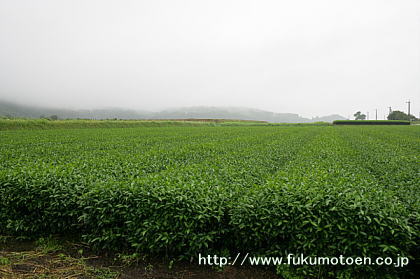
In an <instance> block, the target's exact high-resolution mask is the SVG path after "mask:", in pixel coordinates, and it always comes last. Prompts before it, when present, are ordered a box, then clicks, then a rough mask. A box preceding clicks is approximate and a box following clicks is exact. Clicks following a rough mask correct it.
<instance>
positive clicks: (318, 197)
mask: <svg viewBox="0 0 420 279" xmlns="http://www.w3.org/2000/svg"><path fill="white" fill-rule="evenodd" d="M419 132H420V130H419V129H418V128H417V127H413V126H407V127H332V126H331V127H309V126H308V127H268V126H267V127H247V126H242V127H159V128H153V127H152V128H149V127H142V128H126V129H111V128H109V129H63V130H44V131H36V130H32V131H24V130H22V131H4V132H0V160H1V161H0V233H1V234H9V235H25V236H44V235H49V234H61V235H68V234H70V235H72V236H76V237H79V238H80V239H82V240H84V241H86V242H88V243H89V244H90V245H91V246H92V247H96V248H98V249H107V250H115V251H137V252H142V253H146V254H150V255H166V256H168V257H175V258H177V259H182V258H184V259H190V258H191V257H196V256H197V255H198V253H202V254H206V253H208V254H210V253H213V254H220V253H231V254H232V255H234V254H236V253H237V252H244V253H251V254H258V255H275V256H282V255H286V254H287V253H294V254H298V253H303V254H305V255H308V256H310V255H314V256H339V255H345V256H369V257H377V256H381V257H385V256H390V257H396V256H397V255H400V256H408V257H410V258H411V259H412V261H415V257H418V256H419V253H418V246H419V241H418V240H419V213H418V212H419V211H418V210H419V196H420V190H419V177H418V175H419V164H418V155H419V145H420V144H419V143H420V142H419V137H418V136H419ZM292 271H293V272H296V273H297V274H301V275H303V276H305V277H308V278H310V277H317V276H318V277H319V276H322V277H329V276H335V277H336V276H339V275H340V274H350V276H353V277H360V275H361V274H363V276H368V277H369V276H370V277H375V274H383V273H384V272H385V273H387V274H390V275H392V276H399V275H400V274H401V273H407V272H410V271H407V270H397V269H395V268H393V267H387V266H380V267H378V266H376V267H375V266H373V267H372V266H370V267H368V266H357V267H353V266H344V267H343V266H340V267H331V266H322V267H300V268H296V269H293V268H292ZM279 272H282V271H281V270H279ZM378 272H381V273H378Z"/></svg>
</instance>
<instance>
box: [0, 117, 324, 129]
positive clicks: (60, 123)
mask: <svg viewBox="0 0 420 279" xmlns="http://www.w3.org/2000/svg"><path fill="white" fill-rule="evenodd" d="M328 125H330V124H329V123H327V122H315V123H268V122H265V121H253V120H234V119H163V120H162V119H161V120H159V119H155V120H88V119H78V120H75V119H69V120H49V119H22V118H14V119H7V118H0V131H5V130H49V129H82V128H89V129H92V128H136V127H170V126H328Z"/></svg>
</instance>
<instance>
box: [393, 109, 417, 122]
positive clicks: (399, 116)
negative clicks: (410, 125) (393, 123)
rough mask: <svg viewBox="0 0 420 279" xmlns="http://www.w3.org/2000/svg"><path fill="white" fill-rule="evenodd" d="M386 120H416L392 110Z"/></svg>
mask: <svg viewBox="0 0 420 279" xmlns="http://www.w3.org/2000/svg"><path fill="white" fill-rule="evenodd" d="M387 119H388V120H406V121H414V120H417V119H416V117H415V116H414V115H411V114H410V115H408V114H407V113H405V112H402V111H399V110H394V111H392V112H391V113H390V114H389V115H388V117H387Z"/></svg>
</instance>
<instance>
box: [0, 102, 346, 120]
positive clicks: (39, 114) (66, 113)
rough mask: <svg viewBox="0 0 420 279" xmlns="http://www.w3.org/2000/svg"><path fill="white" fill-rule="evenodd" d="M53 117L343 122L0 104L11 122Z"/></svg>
mask: <svg viewBox="0 0 420 279" xmlns="http://www.w3.org/2000/svg"><path fill="white" fill-rule="evenodd" d="M53 115H55V116H57V117H58V118H59V119H77V118H82V119H114V118H117V119H187V118H200V119H203V118H205V119H207V118H214V119H241V120H260V121H268V122H277V123H280V122H283V123H306V122H318V121H326V122H332V121H334V120H344V119H346V118H344V117H342V116H340V115H337V114H335V115H330V116H324V117H316V118H312V119H309V118H304V117H301V116H299V115H298V114H295V113H275V112H270V111H265V110H259V109H252V108H240V107H206V106H201V107H184V108H175V109H167V110H162V111H157V112H151V111H138V110H129V109H119V108H108V109H92V110H70V109H59V108H47V107H36V106H29V105H20V104H16V103H12V102H6V101H0V116H1V117H14V118H43V117H51V116H53Z"/></svg>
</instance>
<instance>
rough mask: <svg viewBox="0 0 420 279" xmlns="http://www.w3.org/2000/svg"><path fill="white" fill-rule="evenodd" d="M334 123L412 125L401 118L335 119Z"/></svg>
mask: <svg viewBox="0 0 420 279" xmlns="http://www.w3.org/2000/svg"><path fill="white" fill-rule="evenodd" d="M333 124H334V125H410V122H409V121H401V120H335V121H333Z"/></svg>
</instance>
